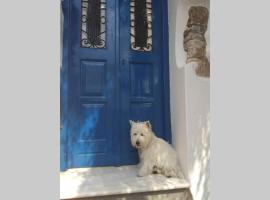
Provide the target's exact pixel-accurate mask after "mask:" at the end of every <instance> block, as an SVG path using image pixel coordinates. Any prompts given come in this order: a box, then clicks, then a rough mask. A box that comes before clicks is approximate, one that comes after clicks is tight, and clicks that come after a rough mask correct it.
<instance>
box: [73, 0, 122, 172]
mask: <svg viewBox="0 0 270 200" xmlns="http://www.w3.org/2000/svg"><path fill="white" fill-rule="evenodd" d="M82 2H83V1H81V0H72V1H71V13H70V15H71V18H70V20H71V23H70V27H71V29H70V31H71V41H70V42H71V44H70V45H71V52H70V58H71V59H70V66H69V114H70V120H69V130H70V133H69V141H70V153H69V157H68V161H69V167H82V166H105V165H114V164H115V162H116V158H115V156H116V152H117V148H118V146H117V145H114V138H115V137H113V136H116V138H117V134H118V132H119V131H118V128H117V126H116V123H117V119H118V118H119V113H118V112H116V110H117V109H116V101H117V97H116V87H117V79H116V65H115V36H114V32H115V2H114V1H112V0H110V1H107V3H106V4H105V5H106V7H105V8H106V32H107V33H108V34H106V45H105V47H102V48H88V47H84V46H82V44H81V42H82V38H81V34H82V33H81V29H82V21H81V20H82V15H83V14H82V12H83V8H82V4H81V3H82ZM91 2H92V3H94V1H91ZM89 34H93V33H89Z"/></svg>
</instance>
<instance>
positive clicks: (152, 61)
mask: <svg viewBox="0 0 270 200" xmlns="http://www.w3.org/2000/svg"><path fill="white" fill-rule="evenodd" d="M120 2H121V3H120V61H121V77H122V84H121V91H126V92H122V93H121V102H122V103H121V105H123V107H122V109H124V110H123V111H122V112H123V113H124V114H123V117H122V120H123V123H124V124H123V129H122V139H123V142H122V143H123V146H122V160H123V161H124V162H125V163H133V164H135V163H137V162H138V158H137V157H136V152H134V151H133V150H132V149H133V148H132V147H131V144H130V142H128V143H127V142H125V141H128V140H130V139H129V137H130V135H129V124H128V123H127V121H128V120H129V119H132V120H140V121H144V120H149V121H150V122H151V124H152V127H153V130H154V131H155V133H156V135H157V136H159V137H162V138H164V139H166V140H169V138H166V135H165V132H164V123H163V122H164V114H165V113H164V110H163V103H164V102H163V94H164V93H163V89H164V88H163V81H164V80H163V76H162V71H163V68H162V67H167V66H163V65H162V62H163V56H162V55H163V51H162V49H163V48H162V46H163V45H162V39H163V38H162V32H163V29H162V26H161V24H162V12H161V6H162V4H161V0H153V1H152V3H151V1H148V0H146V1H142V2H149V4H150V3H151V6H150V5H149V8H151V9H149V10H148V11H147V12H149V13H150V14H151V18H152V23H151V25H149V27H150V28H151V31H150V33H151V34H150V35H151V36H152V37H151V42H152V44H151V45H152V46H151V50H149V51H143V50H141V49H140V48H137V49H140V50H136V48H135V49H134V48H133V47H132V44H131V40H133V42H134V39H131V37H135V36H136V35H135V36H134V34H136V33H137V34H138V33H139V32H138V31H137V32H136V31H134V32H132V31H131V25H132V23H133V22H131V20H130V19H134V16H132V17H127V16H130V15H131V14H130V10H131V11H133V12H134V7H135V9H136V8H138V7H140V6H141V5H137V4H135V0H131V1H127V0H123V1H120ZM131 4H132V5H131ZM147 6H148V5H147ZM134 15H140V14H137V13H135V14H134ZM138 19H139V20H141V19H142V18H140V16H139V18H138ZM135 23H141V22H140V21H138V20H137V22H135ZM142 29H143V28H142ZM140 30H141V29H140ZM131 35H132V36H131ZM146 35H147V33H146ZM148 36H149V34H148ZM146 37H147V36H146ZM139 39H140V38H139ZM128 88H129V89H128Z"/></svg>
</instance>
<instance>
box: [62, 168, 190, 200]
mask: <svg viewBox="0 0 270 200" xmlns="http://www.w3.org/2000/svg"><path fill="white" fill-rule="evenodd" d="M137 171H138V169H137V166H122V167H97V168H77V169H69V170H67V171H66V172H62V173H60V199H76V198H85V197H102V196H103V197H104V196H111V195H116V196H121V195H127V194H130V195H131V194H133V195H134V194H144V195H147V194H152V195H154V194H155V193H156V194H162V193H166V192H170V191H171V192H175V191H180V190H183V189H188V188H189V183H188V182H187V181H186V180H183V179H182V180H181V179H178V178H166V177H165V176H162V175H149V176H146V177H137Z"/></svg>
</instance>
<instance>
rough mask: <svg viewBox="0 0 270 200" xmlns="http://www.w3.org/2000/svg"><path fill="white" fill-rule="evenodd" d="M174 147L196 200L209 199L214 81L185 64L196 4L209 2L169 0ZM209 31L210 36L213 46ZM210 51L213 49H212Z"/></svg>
mask: <svg viewBox="0 0 270 200" xmlns="http://www.w3.org/2000/svg"><path fill="white" fill-rule="evenodd" d="M168 2H169V8H168V9H169V37H170V43H169V47H170V84H171V86H170V87H171V118H172V137H173V145H174V147H175V148H176V150H177V152H178V154H179V158H180V161H181V165H182V168H183V170H184V173H185V175H186V177H187V178H188V179H189V181H190V183H191V192H192V195H193V198H194V200H209V199H210V198H209V164H210V160H209V158H210V157H209V156H210V149H209V147H210V139H209V135H210V121H209V120H210V119H209V117H210V81H209V79H205V78H199V77H197V76H196V74H195V71H194V70H193V68H192V66H188V65H186V64H185V61H186V52H185V51H184V49H183V32H184V30H185V25H186V22H187V19H188V9H189V7H190V6H192V5H202V6H205V7H207V8H209V0H201V1H200V0H168ZM209 29H210V26H209V27H208V31H207V33H206V40H207V43H208V47H209V45H210V40H209ZM208 51H209V50H208Z"/></svg>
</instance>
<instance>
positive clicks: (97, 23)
mask: <svg viewBox="0 0 270 200" xmlns="http://www.w3.org/2000/svg"><path fill="white" fill-rule="evenodd" d="M105 46H106V0H82V15H81V47H87V48H105Z"/></svg>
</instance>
